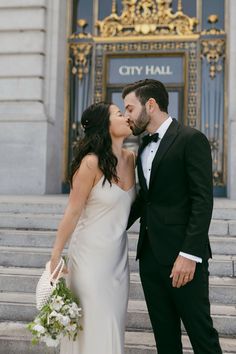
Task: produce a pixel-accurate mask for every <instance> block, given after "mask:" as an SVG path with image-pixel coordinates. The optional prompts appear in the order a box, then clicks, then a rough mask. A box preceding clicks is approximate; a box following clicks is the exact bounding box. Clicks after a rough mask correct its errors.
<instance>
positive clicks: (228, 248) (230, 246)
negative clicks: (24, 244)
mask: <svg viewBox="0 0 236 354" xmlns="http://www.w3.org/2000/svg"><path fill="white" fill-rule="evenodd" d="M0 243H1V230H0ZM137 243H138V234H134V233H129V249H130V250H131V251H136V249H137ZM210 243H211V249H212V253H213V254H223V255H236V237H232V236H231V237H230V236H229V235H225V236H210Z"/></svg>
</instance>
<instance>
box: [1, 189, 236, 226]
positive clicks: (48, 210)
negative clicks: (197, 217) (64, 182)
mask: <svg viewBox="0 0 236 354" xmlns="http://www.w3.org/2000/svg"><path fill="white" fill-rule="evenodd" d="M67 201H68V195H65V194H64V195H62V194H55V195H22V196H20V195H15V196H14V195H2V196H0V213H33V214H38V213H39V214H44V213H45V214H63V212H64V210H65V207H66V204H67ZM212 218H213V219H219V220H236V201H235V200H229V199H226V198H215V199H214V209H213V215H212Z"/></svg>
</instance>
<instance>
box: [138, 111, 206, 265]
mask: <svg viewBox="0 0 236 354" xmlns="http://www.w3.org/2000/svg"><path fill="white" fill-rule="evenodd" d="M171 122H172V118H171V117H169V118H168V119H167V120H165V121H164V122H163V123H162V125H161V126H160V127H159V128H158V129H157V131H156V133H159V139H158V141H157V142H154V141H152V142H151V143H150V144H148V145H147V146H146V147H145V148H144V150H143V152H142V154H141V162H142V168H143V174H144V177H145V179H146V183H147V187H149V182H150V176H151V169H152V161H153V159H154V157H155V155H156V152H157V150H158V148H159V145H160V142H161V139H163V136H164V135H165V133H166V131H167V129H168V128H169V126H170V124H171ZM179 255H180V256H183V257H185V258H188V259H191V260H192V261H195V262H198V263H202V258H200V257H196V256H193V255H191V254H188V253H184V252H180V253H179Z"/></svg>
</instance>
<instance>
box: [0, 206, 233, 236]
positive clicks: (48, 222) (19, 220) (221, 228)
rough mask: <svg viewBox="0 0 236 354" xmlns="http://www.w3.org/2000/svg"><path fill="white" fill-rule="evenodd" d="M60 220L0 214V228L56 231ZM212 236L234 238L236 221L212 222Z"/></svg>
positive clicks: (54, 216) (49, 216) (58, 216)
mask: <svg viewBox="0 0 236 354" xmlns="http://www.w3.org/2000/svg"><path fill="white" fill-rule="evenodd" d="M61 218H62V215H61V214H54V213H52V214H50V213H35V214H34V213H32V212H28V213H23V211H22V212H20V210H19V212H17V213H0V228H4V229H6V228H7V229H27V230H30V229H39V230H56V229H57V227H58V224H59V222H60V220H61ZM129 231H130V232H135V233H137V232H139V222H138V221H137V222H136V223H135V224H134V225H133V226H132V227H131V228H130V229H129ZM209 234H210V235H214V236H225V235H230V236H236V220H214V219H213V220H212V221H211V225H210V230H209Z"/></svg>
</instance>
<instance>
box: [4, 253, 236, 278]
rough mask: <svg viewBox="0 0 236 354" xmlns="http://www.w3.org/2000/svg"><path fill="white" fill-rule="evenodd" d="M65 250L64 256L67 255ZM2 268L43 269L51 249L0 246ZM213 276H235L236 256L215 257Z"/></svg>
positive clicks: (211, 268)
mask: <svg viewBox="0 0 236 354" xmlns="http://www.w3.org/2000/svg"><path fill="white" fill-rule="evenodd" d="M66 252H67V249H66V248H65V250H64V252H63V254H66ZM0 253H1V259H0V266H5V267H11V266H13V267H31V268H42V267H44V266H45V264H46V262H47V261H48V260H49V259H50V254H51V249H50V248H46V247H43V248H42V247H37V248H36V247H8V246H0ZM135 257H136V252H133V251H129V263H130V270H131V271H132V272H137V271H138V262H137V261H136V260H135ZM209 271H210V274H211V275H217V276H229V277H232V276H235V275H236V274H235V272H236V256H230V255H214V256H213V259H211V260H210V261H209Z"/></svg>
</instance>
